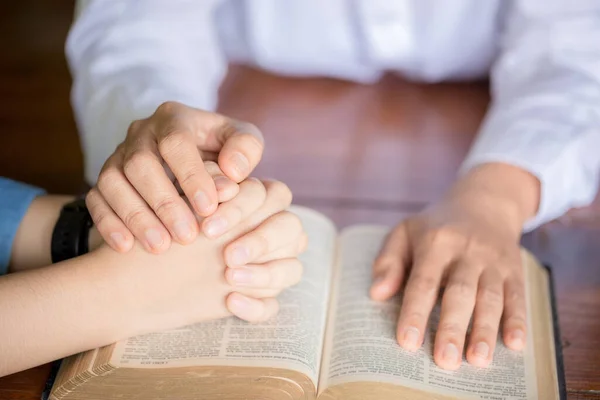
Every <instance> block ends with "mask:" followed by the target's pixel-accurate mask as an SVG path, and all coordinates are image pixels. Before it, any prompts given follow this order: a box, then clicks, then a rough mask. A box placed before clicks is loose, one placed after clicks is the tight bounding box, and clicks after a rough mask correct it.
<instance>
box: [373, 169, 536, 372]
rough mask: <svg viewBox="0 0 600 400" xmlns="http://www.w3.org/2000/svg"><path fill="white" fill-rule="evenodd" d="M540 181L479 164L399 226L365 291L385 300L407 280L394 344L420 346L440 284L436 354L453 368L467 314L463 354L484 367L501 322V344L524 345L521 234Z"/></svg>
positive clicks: (460, 349) (533, 208)
mask: <svg viewBox="0 0 600 400" xmlns="http://www.w3.org/2000/svg"><path fill="white" fill-rule="evenodd" d="M539 190H540V189H539V181H538V180H537V179H536V178H535V177H533V176H532V175H530V174H529V173H527V172H525V171H522V170H520V169H517V168H516V167H512V166H508V165H503V164H484V165H483V166H481V167H478V168H476V169H474V170H472V171H471V172H470V173H469V174H467V175H466V176H465V177H464V178H463V179H461V180H459V181H458V182H457V183H456V184H455V185H454V187H453V188H452V189H451V190H450V191H449V193H448V194H447V195H446V196H445V197H444V198H443V199H442V200H441V201H440V202H438V203H437V204H434V205H433V206H432V207H430V208H428V209H426V210H425V211H423V212H421V213H420V214H418V215H416V216H414V217H412V218H408V219H407V220H406V221H404V222H402V223H401V224H399V225H398V226H397V227H396V228H395V229H394V230H393V231H392V232H391V233H390V235H389V237H388V239H387V242H386V244H385V246H384V247H383V248H382V250H381V252H380V255H379V257H378V258H377V260H376V262H375V263H374V269H373V271H374V283H373V286H372V288H371V296H372V297H373V298H374V299H376V300H385V299H388V298H390V297H391V296H392V295H394V294H395V293H397V292H398V291H399V290H400V288H401V286H402V285H403V284H404V283H405V284H406V287H405V289H404V291H403V300H402V307H401V311H400V317H399V320H398V327H397V338H398V342H399V344H400V345H401V346H402V347H404V348H405V349H408V350H413V351H414V350H416V349H418V348H419V347H420V346H421V344H422V343H423V340H424V333H425V329H426V326H427V322H428V320H429V316H430V313H431V311H432V309H433V307H434V305H435V304H436V302H437V300H438V296H439V293H440V291H441V289H442V288H444V290H443V296H442V303H441V315H440V321H439V325H438V330H437V333H436V336H435V344H434V359H435V362H436V363H437V364H438V365H439V366H440V367H442V368H445V369H457V368H459V366H460V364H461V361H462V355H463V348H464V346H465V341H466V336H467V329H468V327H469V322H470V321H471V317H473V325H472V331H471V333H470V339H469V344H468V349H467V352H466V358H467V360H468V361H469V362H470V363H472V364H474V365H477V366H487V365H488V364H489V363H490V362H491V361H492V357H493V353H494V347H495V345H496V340H497V337H498V331H499V326H500V321H501V319H502V323H503V339H504V342H505V344H506V345H507V346H508V347H509V348H511V349H514V350H520V349H522V348H523V346H524V345H525V338H526V329H527V327H526V299H525V288H524V276H523V269H522V266H521V258H520V247H519V239H520V236H521V231H522V228H523V224H524V222H525V221H526V220H527V219H528V218H531V217H532V216H533V215H535V213H536V210H537V207H538V202H539Z"/></svg>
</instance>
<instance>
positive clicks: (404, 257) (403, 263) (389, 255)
mask: <svg viewBox="0 0 600 400" xmlns="http://www.w3.org/2000/svg"><path fill="white" fill-rule="evenodd" d="M409 251H410V248H409V245H408V234H407V231H406V225H404V224H401V225H399V226H398V227H396V228H395V229H394V230H393V231H391V232H390V234H389V235H388V237H387V239H386V242H385V245H384V246H383V247H382V249H381V251H380V252H379V255H378V257H377V259H375V262H374V263H373V284H372V285H371V298H372V299H373V300H378V301H382V300H387V299H389V298H390V297H392V296H393V295H395V294H396V293H397V292H398V290H399V289H400V286H401V285H402V282H403V281H404V277H405V275H406V269H407V267H408V263H409Z"/></svg>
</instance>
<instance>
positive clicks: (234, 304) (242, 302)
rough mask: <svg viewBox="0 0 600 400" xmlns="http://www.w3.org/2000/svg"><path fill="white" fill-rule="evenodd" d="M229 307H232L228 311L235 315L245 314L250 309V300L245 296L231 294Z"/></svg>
mask: <svg viewBox="0 0 600 400" xmlns="http://www.w3.org/2000/svg"><path fill="white" fill-rule="evenodd" d="M230 307H231V308H232V309H233V310H230V311H231V312H233V313H234V314H236V315H237V314H247V313H248V312H249V311H250V310H252V302H251V301H250V299H248V298H247V297H245V296H241V295H238V296H233V298H232V299H231V304H230Z"/></svg>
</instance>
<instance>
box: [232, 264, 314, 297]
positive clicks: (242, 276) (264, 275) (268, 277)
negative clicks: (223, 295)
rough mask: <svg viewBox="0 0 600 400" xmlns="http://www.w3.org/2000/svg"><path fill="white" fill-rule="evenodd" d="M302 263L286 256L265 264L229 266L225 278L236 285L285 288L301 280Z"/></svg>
mask: <svg viewBox="0 0 600 400" xmlns="http://www.w3.org/2000/svg"><path fill="white" fill-rule="evenodd" d="M301 277H302V263H301V262H300V261H299V260H298V259H297V258H286V259H282V260H276V261H271V262H268V263H265V264H249V265H246V266H245V267H241V268H228V269H227V270H226V271H225V278H226V279H227V282H229V284H231V285H233V286H236V287H253V288H261V289H283V288H287V287H290V286H293V285H295V284H297V283H298V282H300V278H301Z"/></svg>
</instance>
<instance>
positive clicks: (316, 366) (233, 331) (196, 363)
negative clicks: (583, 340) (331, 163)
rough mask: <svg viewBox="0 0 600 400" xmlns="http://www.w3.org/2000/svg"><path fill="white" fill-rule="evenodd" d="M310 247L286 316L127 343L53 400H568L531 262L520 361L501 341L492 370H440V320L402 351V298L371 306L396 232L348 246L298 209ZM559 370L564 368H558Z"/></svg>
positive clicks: (100, 352)
mask: <svg viewBox="0 0 600 400" xmlns="http://www.w3.org/2000/svg"><path fill="white" fill-rule="evenodd" d="M293 210H294V211H295V212H297V213H298V215H300V217H301V218H302V221H303V224H304V226H305V229H306V231H307V232H308V236H309V246H308V250H307V251H306V252H305V253H304V254H303V256H302V261H303V263H304V269H305V272H304V278H303V280H302V281H301V282H300V283H299V284H298V285H296V286H295V287H293V288H291V289H288V290H287V291H285V292H284V293H283V294H282V295H281V296H280V304H281V307H280V309H281V310H280V312H279V314H278V315H277V317H274V318H273V319H272V320H270V321H268V322H266V323H262V324H248V323H245V322H243V321H241V320H238V319H236V318H233V317H232V318H228V319H223V320H218V321H214V322H207V323H201V324H197V325H193V326H187V327H184V328H180V329H174V330H169V331H164V332H157V333H152V334H147V335H144V336H139V337H133V338H130V339H127V340H123V341H121V342H118V343H116V344H113V345H110V346H106V347H103V348H99V349H95V350H91V351H87V352H84V353H81V354H78V355H75V356H72V357H70V358H68V359H66V360H64V361H63V362H62V365H61V368H60V371H59V372H58V375H57V377H56V379H55V382H54V385H53V388H52V390H51V393H50V398H51V399H53V400H63V399H117V398H118V399H144V400H152V399H204V400H205V399H274V400H288V399H306V400H310V399H317V398H318V399H332V400H333V399H339V400H352V399H357V400H358V399H360V400H369V399H382V400H385V399H494V400H500V399H544V400H549V399H558V398H561V385H560V384H559V382H561V380H562V379H563V374H562V368H561V364H560V354H559V353H560V350H557V349H560V347H556V346H555V331H554V326H553V321H554V320H553V311H552V310H553V308H552V301H551V289H550V288H551V285H550V277H549V273H548V271H547V270H546V269H545V268H543V267H542V266H540V265H539V264H538V263H537V262H536V261H535V260H534V258H533V257H532V256H531V255H530V254H529V253H527V252H526V251H523V265H524V268H525V269H526V282H527V301H528V318H529V329H528V332H529V334H528V337H527V345H526V349H525V351H524V352H522V353H517V352H513V351H511V350H508V349H507V348H506V347H505V346H504V345H503V344H502V341H501V340H500V339H499V341H498V346H497V347H496V350H495V356H494V361H493V363H492V365H491V366H490V367H488V368H485V369H481V368H476V367H473V366H471V365H469V364H468V363H467V362H466V361H464V362H463V364H462V366H461V368H460V369H459V370H458V371H454V372H450V371H444V370H442V369H440V368H438V367H437V366H436V365H435V363H434V361H433V357H432V341H433V338H434V334H435V329H436V321H437V318H439V307H438V308H436V310H435V311H434V313H433V315H432V317H431V321H430V324H429V330H428V333H427V335H426V340H425V343H424V345H423V347H422V348H421V349H420V350H419V351H417V352H414V353H412V352H409V351H406V350H403V349H402V348H401V347H400V346H399V345H398V344H397V342H396V337H395V332H396V320H397V315H398V312H399V308H400V297H397V298H394V299H392V300H390V301H388V302H385V303H378V302H374V301H372V300H370V298H369V286H370V283H371V264H372V262H373V260H374V258H375V257H376V255H377V252H378V250H379V247H380V245H381V243H382V241H383V240H384V238H385V235H386V234H387V228H384V227H376V226H355V227H350V228H348V229H346V230H344V231H343V232H341V233H340V234H339V235H338V232H337V231H336V228H335V226H334V225H333V224H332V223H331V221H329V220H328V219H327V218H325V217H324V216H323V215H321V214H319V213H317V212H315V211H312V210H309V209H306V208H300V207H298V208H294V209H293ZM557 360H558V361H559V362H557Z"/></svg>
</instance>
